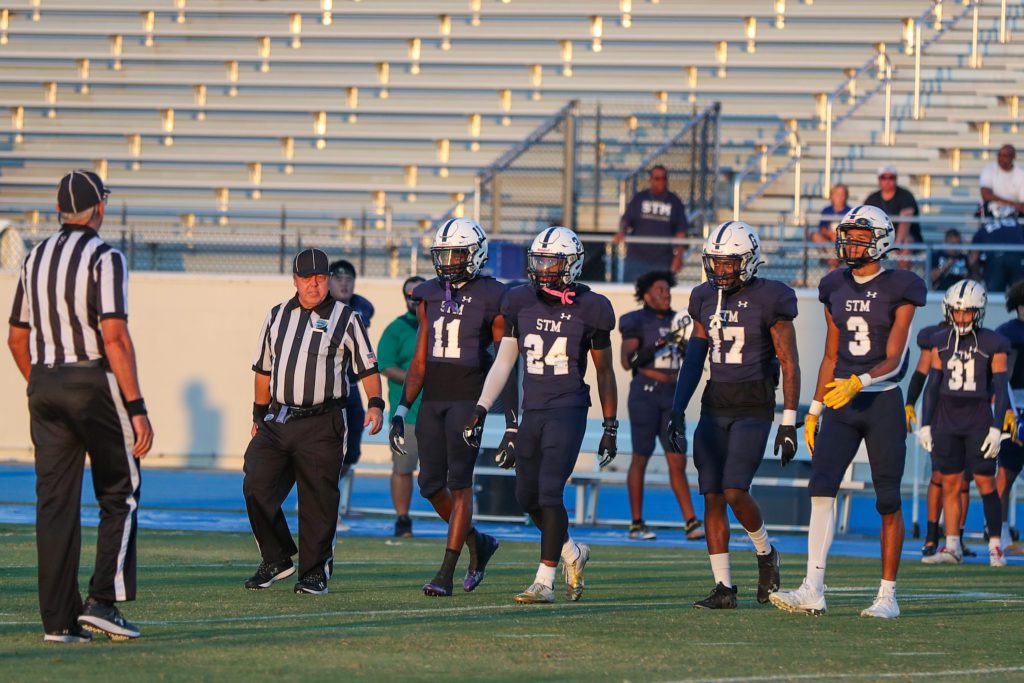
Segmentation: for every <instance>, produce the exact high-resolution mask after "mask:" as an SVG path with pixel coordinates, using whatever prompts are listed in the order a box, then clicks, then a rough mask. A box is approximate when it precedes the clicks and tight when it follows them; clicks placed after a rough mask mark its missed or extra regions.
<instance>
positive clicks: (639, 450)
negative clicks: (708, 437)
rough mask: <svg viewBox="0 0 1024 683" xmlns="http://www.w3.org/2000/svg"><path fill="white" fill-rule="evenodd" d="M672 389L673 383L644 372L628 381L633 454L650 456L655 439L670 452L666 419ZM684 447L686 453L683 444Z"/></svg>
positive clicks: (674, 389) (669, 413)
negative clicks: (656, 378)
mask: <svg viewBox="0 0 1024 683" xmlns="http://www.w3.org/2000/svg"><path fill="white" fill-rule="evenodd" d="M675 391H676V387H675V384H674V383H671V382H659V381H657V380H654V379H651V378H650V377H645V376H644V375H639V374H638V375H637V376H636V377H634V378H633V381H632V382H630V385H629V429H630V436H631V438H632V441H633V455H639V456H641V457H645V458H646V457H649V456H650V455H651V454H652V453H654V442H655V441H656V440H657V441H658V442H660V443H661V447H662V449H664V451H665V452H666V453H671V452H673V449H672V447H671V446H669V444H668V418H669V416H670V415H671V414H672V399H673V398H674V397H675ZM683 450H684V452H685V450H686V448H685V446H684V447H683Z"/></svg>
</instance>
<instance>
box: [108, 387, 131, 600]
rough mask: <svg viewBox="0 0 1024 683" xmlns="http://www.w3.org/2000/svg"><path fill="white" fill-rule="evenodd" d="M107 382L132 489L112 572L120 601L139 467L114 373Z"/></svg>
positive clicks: (123, 595)
mask: <svg viewBox="0 0 1024 683" xmlns="http://www.w3.org/2000/svg"><path fill="white" fill-rule="evenodd" d="M107 384H108V385H109V386H110V398H111V400H113V402H114V409H115V410H116V411H117V417H118V418H119V419H120V421H121V434H122V436H123V437H124V455H125V458H126V459H127V460H128V472H129V474H130V475H131V479H132V491H131V493H129V494H128V498H127V499H126V501H125V502H126V503H128V516H127V517H126V518H125V520H124V532H123V533H122V534H121V549H120V550H118V551H117V570H116V572H115V573H114V599H115V600H117V601H119V602H121V601H124V600H127V599H128V591H127V590H126V589H125V585H124V562H125V557H126V556H127V554H128V541H129V539H130V538H131V534H132V518H133V515H134V514H135V508H137V507H138V505H139V504H138V503H137V502H136V500H135V494H136V493H137V492H138V490H139V469H138V464H137V463H136V462H135V456H134V455H132V449H133V448H135V430H133V429H132V420H131V418H130V417H128V410H127V409H126V408H125V406H124V401H123V400H122V399H121V390H120V389H119V388H118V386H117V379H116V378H115V377H114V373H112V372H108V373H107Z"/></svg>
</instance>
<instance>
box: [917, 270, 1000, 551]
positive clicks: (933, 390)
mask: <svg viewBox="0 0 1024 683" xmlns="http://www.w3.org/2000/svg"><path fill="white" fill-rule="evenodd" d="M987 303H988V296H987V295H986V293H985V288H984V287H983V286H982V285H981V284H980V283H978V282H975V281H973V280H961V281H960V282H957V283H956V284H954V285H953V286H952V287H950V288H949V289H948V290H947V291H946V294H945V296H944V297H943V298H942V313H943V317H944V318H945V319H946V322H947V323H949V326H950V327H949V329H946V330H943V331H940V332H937V333H935V334H934V335H933V337H932V339H931V343H932V367H931V370H930V371H929V373H928V384H927V385H926V386H925V391H924V400H923V402H922V406H921V429H920V430H918V435H917V436H918V439H919V440H920V442H921V446H922V447H923V448H924V449H925V450H927V451H929V452H930V453H931V454H932V458H933V459H934V461H935V463H936V464H937V465H938V466H939V472H941V473H942V494H943V507H944V508H945V513H946V544H945V545H944V546H943V547H942V548H940V549H939V551H938V552H937V553H935V554H934V555H929V556H926V557H923V558H921V561H922V562H924V563H925V564H959V563H960V561H961V560H962V559H963V554H962V553H961V550H960V526H959V522H960V487H961V483H962V481H963V475H964V472H965V471H967V470H969V471H971V472H972V473H973V474H974V482H975V485H976V486H977V487H978V492H979V493H980V494H981V504H982V507H983V508H984V510H985V522H986V524H987V525H988V529H989V533H990V534H991V536H990V537H989V564H991V565H992V566H993V567H1005V566H1006V558H1005V557H1003V550H1002V548H1001V547H1000V545H999V534H1000V531H1001V527H1002V518H1003V516H1002V506H1001V505H1000V503H999V494H998V493H996V486H995V474H996V456H997V455H998V454H999V442H1000V440H1001V438H1002V429H1003V423H1004V420H1005V419H1006V417H1007V411H1009V410H1010V396H1009V383H1008V380H1007V374H1006V356H1007V353H1008V352H1009V350H1010V342H1009V340H1007V339H1006V337H1004V336H1002V335H1001V334H998V333H996V332H993V331H992V330H986V329H985V328H984V327H982V322H983V321H984V319H985V306H986V304H987ZM992 396H995V414H994V415H993V410H992ZM1012 415H1013V414H1012V413H1010V417H1011V419H1012Z"/></svg>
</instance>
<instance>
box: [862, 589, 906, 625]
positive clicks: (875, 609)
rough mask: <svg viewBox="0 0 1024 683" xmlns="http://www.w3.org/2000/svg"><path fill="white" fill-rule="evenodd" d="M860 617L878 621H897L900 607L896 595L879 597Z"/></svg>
mask: <svg viewBox="0 0 1024 683" xmlns="http://www.w3.org/2000/svg"><path fill="white" fill-rule="evenodd" d="M860 615H861V616H862V617H875V618H876V619H895V618H896V617H898V616H899V615H900V606H899V605H897V604H896V596H895V595H879V596H878V597H876V598H875V601H874V602H873V603H871V607H868V608H867V609H866V610H863V611H862V612H861V613H860Z"/></svg>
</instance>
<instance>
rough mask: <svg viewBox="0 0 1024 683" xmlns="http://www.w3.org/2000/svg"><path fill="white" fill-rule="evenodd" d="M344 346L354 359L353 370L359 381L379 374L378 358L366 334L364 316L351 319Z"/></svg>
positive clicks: (354, 316) (351, 317) (355, 316)
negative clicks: (376, 373)
mask: <svg viewBox="0 0 1024 683" xmlns="http://www.w3.org/2000/svg"><path fill="white" fill-rule="evenodd" d="M344 344H345V348H346V349H348V352H349V357H350V358H351V359H352V370H353V371H355V373H356V376H357V377H359V379H362V378H363V377H366V376H367V375H372V374H373V373H375V372H377V356H376V355H374V353H373V345H372V344H371V343H370V337H369V335H367V334H366V327H365V326H364V325H363V318H362V316H359V315H353V316H350V317H349V319H348V329H346V330H345V341H344Z"/></svg>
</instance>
